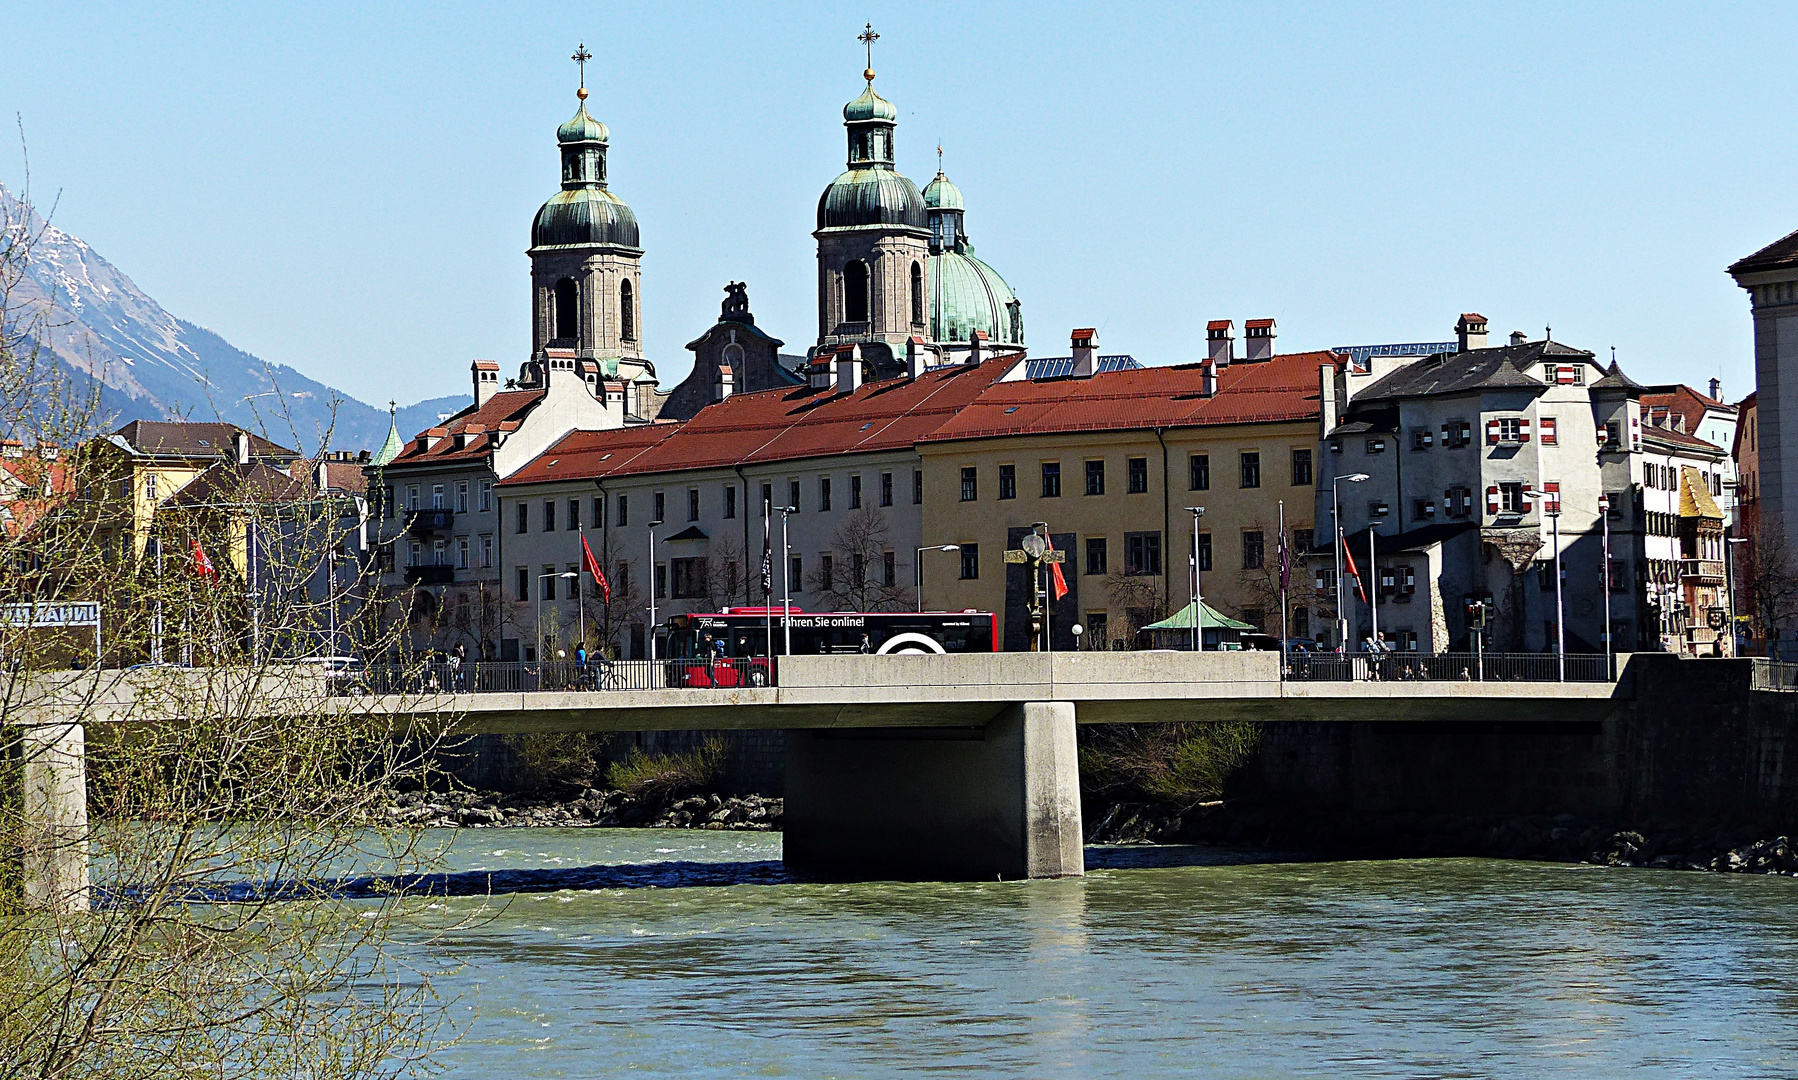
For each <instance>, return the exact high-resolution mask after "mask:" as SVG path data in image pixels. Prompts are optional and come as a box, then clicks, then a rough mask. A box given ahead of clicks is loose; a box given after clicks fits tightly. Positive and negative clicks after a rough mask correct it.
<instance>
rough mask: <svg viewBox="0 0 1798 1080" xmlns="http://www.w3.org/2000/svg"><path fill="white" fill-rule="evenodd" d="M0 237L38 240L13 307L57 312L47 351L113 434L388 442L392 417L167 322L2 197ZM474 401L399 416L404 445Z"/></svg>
mask: <svg viewBox="0 0 1798 1080" xmlns="http://www.w3.org/2000/svg"><path fill="white" fill-rule="evenodd" d="M0 227H5V228H8V229H11V230H19V229H23V230H25V231H26V232H27V233H28V234H34V235H36V236H37V240H36V242H35V243H34V244H33V245H32V247H31V254H30V258H29V259H28V261H27V262H26V264H25V267H24V277H23V279H22V280H21V281H20V282H19V283H18V287H17V289H16V290H15V293H16V295H15V296H14V297H13V300H14V302H15V303H17V302H19V301H23V302H24V303H26V304H33V303H36V304H39V305H41V304H43V303H44V302H45V301H46V300H48V302H49V303H50V305H51V311H50V314H49V317H48V318H47V319H45V320H43V325H44V326H45V328H46V329H45V330H44V331H42V332H41V334H40V336H41V337H42V338H43V339H44V340H42V341H41V342H40V344H42V345H43V346H45V347H46V348H47V349H48V350H49V351H50V352H51V353H53V354H54V355H55V357H56V359H57V360H58V361H59V362H60V363H61V364H62V365H63V366H64V367H67V368H69V369H70V370H72V371H76V372H80V373H83V374H85V375H88V376H91V377H93V378H95V379H97V380H99V382H100V384H101V398H100V402H101V408H102V411H103V412H104V413H105V414H106V428H105V430H108V431H113V430H116V429H117V428H118V427H119V426H120V425H122V424H125V423H128V422H129V421H132V420H170V419H184V420H226V421H229V422H231V423H234V424H238V425H239V426H241V427H244V428H247V429H249V430H251V431H255V432H257V433H258V434H261V435H263V436H264V437H266V438H268V439H271V440H273V441H274V442H277V443H281V444H282V445H284V446H292V447H294V448H295V449H297V450H300V451H302V452H304V453H307V454H311V453H313V452H314V451H316V450H317V449H318V448H319V444H320V442H321V441H323V438H324V436H325V435H326V433H329V438H330V444H331V445H330V447H329V449H332V450H375V449H378V448H379V447H380V445H381V443H382V441H383V440H385V439H386V438H387V423H388V418H387V410H386V409H382V408H377V407H375V406H373V405H368V404H365V403H363V402H360V401H357V400H356V399H355V398H352V397H350V396H349V395H348V394H345V393H343V392H342V391H340V390H336V389H334V388H332V387H330V386H326V385H325V384H324V383H321V382H318V381H317V380H315V379H310V378H307V377H306V376H305V375H303V374H301V373H300V372H298V371H296V370H294V369H293V368H290V367H287V366H286V365H284V364H270V363H267V362H265V361H262V360H259V359H257V358H256V357H254V356H252V355H250V354H249V353H247V352H244V351H243V350H242V349H239V348H237V347H236V346H234V345H232V344H231V343H230V342H228V341H226V340H225V339H224V338H222V337H219V336H218V335H217V334H215V333H213V332H212V331H210V330H208V329H206V328H205V327H202V326H195V325H194V324H193V323H190V322H188V321H186V320H185V319H178V318H176V317H175V316H173V315H171V314H169V313H168V312H167V311H165V310H163V307H162V305H161V304H158V303H157V302H156V301H155V300H154V299H152V298H151V297H150V296H149V295H148V294H146V293H145V292H144V291H143V290H142V289H140V288H138V287H137V284H136V283H135V282H133V281H132V280H131V279H130V278H128V277H126V276H125V275H124V273H122V272H121V271H120V270H119V269H118V267H116V266H114V265H112V264H111V263H109V262H107V261H106V260H105V259H103V258H101V257H100V255H99V254H98V253H97V252H95V251H94V250H93V249H92V248H90V247H88V245H87V244H86V243H84V242H83V241H82V240H81V239H80V238H79V237H75V236H71V235H69V234H68V233H66V232H64V231H62V230H61V229H58V228H57V227H56V226H55V225H51V224H49V223H47V222H45V221H44V220H43V219H42V218H41V217H39V216H38V214H37V212H36V211H35V210H34V209H33V208H32V207H30V206H29V205H27V204H26V203H24V202H23V201H21V200H19V199H18V198H16V197H15V196H14V195H13V194H12V193H11V192H10V191H8V190H7V189H6V188H5V187H4V186H0ZM40 310H41V308H40ZM471 400H472V399H471V397H470V395H469V394H466V393H463V394H456V395H452V396H449V397H441V398H432V399H429V400H427V401H421V402H418V403H417V404H415V405H409V406H407V407H405V408H403V409H400V410H398V412H397V413H396V415H395V421H396V422H397V423H398V425H399V430H400V436H401V437H402V438H406V437H410V436H411V435H414V434H416V433H417V432H419V431H422V430H424V429H425V428H427V427H429V426H431V425H432V424H435V423H437V418H438V416H439V415H440V414H442V413H450V412H455V411H457V410H459V409H461V408H463V407H464V406H466V405H468V404H470V403H471Z"/></svg>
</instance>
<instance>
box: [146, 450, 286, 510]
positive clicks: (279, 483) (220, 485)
mask: <svg viewBox="0 0 1798 1080" xmlns="http://www.w3.org/2000/svg"><path fill="white" fill-rule="evenodd" d="M312 494H313V491H312V485H311V484H310V483H307V482H306V481H305V480H303V479H299V478H296V477H292V476H289V475H287V474H286V473H284V472H282V471H281V470H279V469H275V468H270V467H269V466H267V465H264V464H262V463H261V462H259V461H258V462H253V463H251V464H249V465H239V464H237V463H236V462H234V461H232V462H220V463H219V464H217V465H214V466H213V467H212V468H210V469H207V470H206V471H205V472H203V473H201V474H200V475H198V476H196V477H194V478H193V480H192V481H190V482H189V483H188V484H187V486H186V487H184V488H182V489H181V490H180V491H177V492H176V493H175V494H173V495H171V496H169V498H168V501H167V502H166V503H165V504H164V505H166V506H169V507H172V508H175V509H189V510H191V509H196V508H199V507H203V506H227V505H238V504H243V503H284V502H300V501H303V500H305V499H308V498H310V497H311V496H312Z"/></svg>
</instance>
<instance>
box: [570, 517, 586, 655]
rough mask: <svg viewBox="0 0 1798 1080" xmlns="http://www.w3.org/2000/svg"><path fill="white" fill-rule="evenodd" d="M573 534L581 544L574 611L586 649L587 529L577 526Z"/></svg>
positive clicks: (577, 562)
mask: <svg viewBox="0 0 1798 1080" xmlns="http://www.w3.org/2000/svg"><path fill="white" fill-rule="evenodd" d="M573 501H574V503H575V505H577V506H578V505H580V502H579V500H573ZM574 532H575V536H576V537H578V538H579V540H580V542H581V553H580V556H579V557H578V558H576V559H575V564H576V565H577V566H579V567H580V568H581V569H580V572H579V573H578V574H576V575H575V578H574V610H575V614H576V615H578V616H579V617H580V620H581V648H583V649H584V648H586V647H587V527H586V526H585V525H577V526H575V529H574Z"/></svg>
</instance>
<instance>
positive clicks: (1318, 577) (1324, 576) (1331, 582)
mask: <svg viewBox="0 0 1798 1080" xmlns="http://www.w3.org/2000/svg"><path fill="white" fill-rule="evenodd" d="M1312 584H1314V585H1316V586H1317V591H1318V592H1335V591H1336V568H1335V567H1334V566H1320V567H1318V568H1317V571H1316V573H1315V574H1314V575H1313V577H1312Z"/></svg>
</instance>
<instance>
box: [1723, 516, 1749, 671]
mask: <svg viewBox="0 0 1798 1080" xmlns="http://www.w3.org/2000/svg"><path fill="white" fill-rule="evenodd" d="M1747 542H1748V538H1747V537H1746V536H1726V537H1724V538H1723V578H1724V581H1723V588H1724V595H1725V596H1726V597H1728V602H1729V655H1730V658H1731V659H1734V658H1735V655H1736V562H1735V546H1736V545H1737V544H1746V543H1747Z"/></svg>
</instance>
